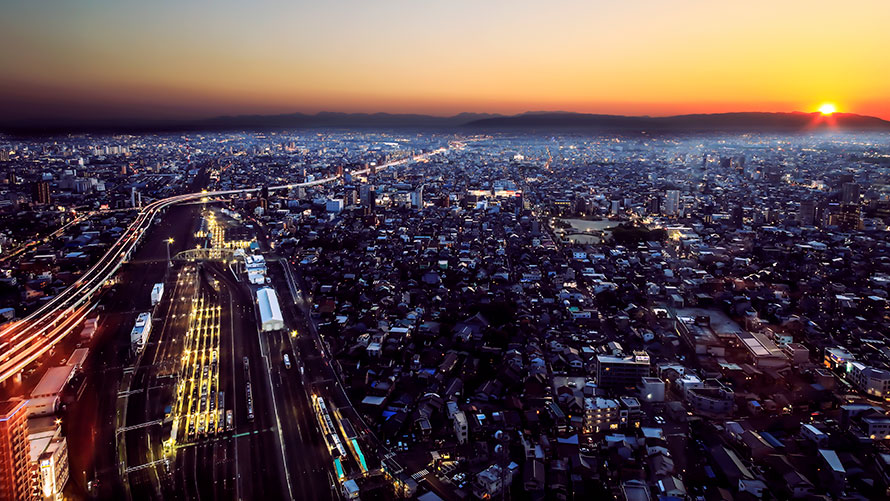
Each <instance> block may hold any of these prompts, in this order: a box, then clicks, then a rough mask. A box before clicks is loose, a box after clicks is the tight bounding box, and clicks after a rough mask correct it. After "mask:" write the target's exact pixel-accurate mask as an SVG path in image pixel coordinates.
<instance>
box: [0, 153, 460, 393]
mask: <svg viewBox="0 0 890 501" xmlns="http://www.w3.org/2000/svg"><path fill="white" fill-rule="evenodd" d="M447 149H448V148H445V147H443V148H439V149H436V150H433V151H430V152H428V153H423V154H420V155H415V156H413V157H408V158H404V159H399V160H395V161H392V162H388V163H386V164H382V165H380V166H379V167H377V169H380V170H383V169H387V168H390V167H394V166H397V165H403V164H406V163H409V162H414V161H418V160H423V159H425V158H428V157H430V156H433V155H437V154H440V153H443V152H444V151H446V150H447ZM369 171H370V169H362V170H358V171H353V172H352V173H351V174H352V175H357V176H361V175H365V174H367V173H368V172H369ZM339 178H340V176H339V175H335V176H330V177H326V178H322V179H316V180H313V181H309V182H304V183H291V184H283V185H279V186H271V187H269V191H276V190H285V189H292V188H301V187H302V188H308V187H312V186H319V185H322V184H327V183H331V182H334V181H337V180H338V179H339ZM260 189H261V187H254V188H241V189H236V190H226V191H210V192H199V193H188V194H183V195H176V196H172V197H169V198H164V199H161V200H156V201H154V202H151V203H150V204H148V205H146V206H145V207H143V208H142V210H140V211H139V214H138V215H137V216H136V218H135V219H134V220H133V222H132V223H131V224H130V226H129V227H128V228H127V230H126V231H125V232H124V233H123V234H122V235H121V237H120V238H119V239H118V240H117V241H116V242H114V244H112V245H111V247H110V248H109V249H108V251H106V253H105V254H104V255H103V256H102V257H101V258H99V260H98V261H97V262H96V263H95V264H94V265H93V266H92V267H91V268H89V269H88V270H87V271H86V272H85V273H83V274H82V275H81V276H80V277H79V278H78V280H77V281H76V282H74V284H72V285H71V286H70V287H68V288H67V289H65V290H64V291H62V292H61V293H59V294H58V295H56V296H54V297H53V298H52V299H50V300H49V301H47V302H46V303H45V304H44V305H43V306H41V307H40V308H38V309H37V310H35V311H33V312H32V313H31V314H29V315H28V316H27V317H25V318H23V319H20V320H18V321H16V322H14V323H12V324H11V325H8V326H7V327H6V328H4V329H3V330H2V331H0V383H2V382H4V381H6V380H7V379H9V378H12V377H15V376H17V375H19V374H20V373H21V372H22V371H23V370H24V369H25V368H26V367H27V366H28V365H29V364H31V363H32V362H34V361H35V360H37V359H38V358H40V357H41V356H42V355H44V354H45V353H46V352H47V351H49V350H50V349H52V347H53V346H55V345H56V344H57V343H59V342H60V341H61V340H62V339H64V338H65V337H66V336H67V335H68V334H69V333H71V331H72V330H74V329H75V328H76V327H77V326H79V325H80V322H81V321H82V320H83V319H84V318H86V316H87V315H88V314H89V312H90V311H91V310H92V309H93V308H94V307H95V306H96V304H97V300H98V297H99V295H100V293H101V291H102V288H103V287H104V286H105V285H106V284H107V283H109V281H110V280H111V279H112V278H113V277H114V275H115V274H116V273H117V271H118V270H119V269H120V267H121V265H122V264H123V263H125V262H126V261H127V260H128V259H129V258H130V256H131V255H132V253H133V251H134V250H135V249H136V247H137V246H138V245H139V242H140V241H141V240H142V238H143V237H144V236H145V234H146V233H147V231H148V230H149V228H151V226H152V224H153V223H154V222H155V220H156V218H157V217H158V216H159V215H160V214H162V213H163V212H164V210H165V209H167V208H169V207H171V206H173V205H175V204H180V203H185V202H191V201H196V200H200V199H202V198H204V197H227V196H235V195H244V194H247V193H256V192H259V191H260Z"/></svg>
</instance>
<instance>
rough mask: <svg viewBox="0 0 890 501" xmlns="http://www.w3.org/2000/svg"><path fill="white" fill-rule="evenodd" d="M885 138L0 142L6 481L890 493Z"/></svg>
mask: <svg viewBox="0 0 890 501" xmlns="http://www.w3.org/2000/svg"><path fill="white" fill-rule="evenodd" d="M888 139H890V136H888V134H887V133H886V132H872V133H865V132H863V133H855V134H854V133H849V134H848V133H841V132H839V131H834V132H832V131H831V130H819V131H813V132H807V133H798V134H787V135H786V134H771V133H709V134H705V133H690V134H668V133H664V134H645V133H642V134H640V133H635V134H617V133H581V132H571V131H568V130H564V131H562V132H552V131H551V132H548V133H546V134H545V133H535V132H531V131H519V130H515V131H512V132H504V131H488V132H480V131H475V132H471V131H469V130H468V131H464V132H455V130H441V131H437V130H427V129H418V130H415V129H405V128H402V129H398V128H396V129H390V130H388V129H380V130H368V129H355V130H343V129H333V128H322V129H294V130H275V131H273V130H269V131H248V132H221V131H220V132H204V133H197V132H188V133H143V134H115V135H112V134H86V133H84V134H67V135H58V136H33V137H27V136H0V178H2V184H0V275H2V277H0V316H2V322H3V324H2V326H0V383H2V384H0V499H4V500H5V499H359V498H360V499H364V500H374V499H393V498H411V499H413V498H417V499H422V500H424V501H433V500H438V499H444V500H458V499H548V500H551V499H568V500H572V499H617V500H629V501H637V500H663V501H668V500H686V499H688V500H709V501H710V500H728V499H738V500H746V499H883V498H886V497H887V496H888V495H890V447H888V445H890V414H888V410H890V345H888V342H890V341H888V338H887V333H888V332H890V330H888V327H890V308H888V301H890V239H888V238H887V237H888V231H890V226H888V225H890V141H888Z"/></svg>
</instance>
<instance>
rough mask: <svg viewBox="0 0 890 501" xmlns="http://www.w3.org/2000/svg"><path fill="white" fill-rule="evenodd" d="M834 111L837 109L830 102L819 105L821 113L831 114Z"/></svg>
mask: <svg viewBox="0 0 890 501" xmlns="http://www.w3.org/2000/svg"><path fill="white" fill-rule="evenodd" d="M835 111H837V109H836V108H835V107H834V105H833V104H831V103H825V104H823V105H822V106H820V107H819V113H822V114H823V115H831V114H832V113H834V112H835Z"/></svg>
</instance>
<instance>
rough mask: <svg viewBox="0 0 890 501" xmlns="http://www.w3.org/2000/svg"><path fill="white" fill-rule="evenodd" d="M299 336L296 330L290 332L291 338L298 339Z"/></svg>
mask: <svg viewBox="0 0 890 501" xmlns="http://www.w3.org/2000/svg"><path fill="white" fill-rule="evenodd" d="M297 335H298V334H297V330H296V329H294V330H292V331H290V337H292V338H295V337H297Z"/></svg>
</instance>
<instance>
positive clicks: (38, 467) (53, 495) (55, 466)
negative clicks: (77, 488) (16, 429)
mask: <svg viewBox="0 0 890 501" xmlns="http://www.w3.org/2000/svg"><path fill="white" fill-rule="evenodd" d="M35 422H36V421H34V420H32V421H31V423H30V424H29V431H30V435H29V436H28V441H29V442H30V447H31V467H32V469H33V471H35V472H36V475H37V478H36V480H37V481H36V482H35V484H34V497H35V498H36V499H46V500H50V499H52V500H56V499H59V500H60V499H63V498H62V490H63V489H64V488H65V484H66V483H68V477H69V471H68V441H67V440H66V439H65V437H63V436H62V427H61V425H60V424H59V421H53V420H50V421H49V422H47V423H44V425H43V426H41V425H40V424H37V425H36V426H35Z"/></svg>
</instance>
